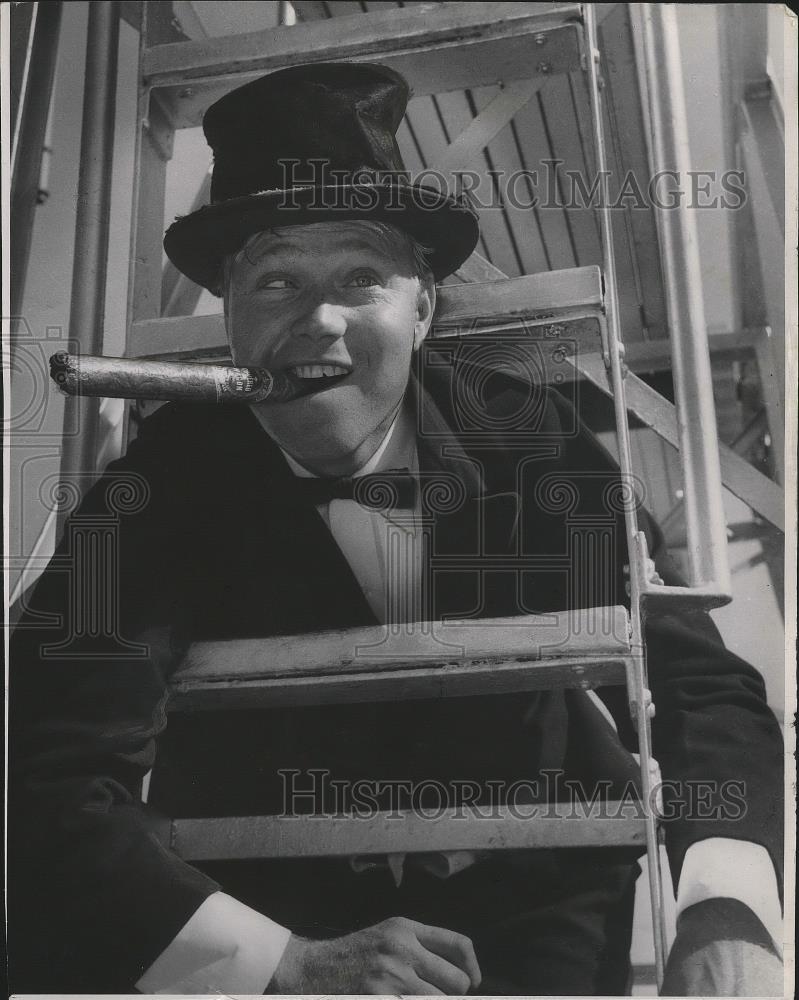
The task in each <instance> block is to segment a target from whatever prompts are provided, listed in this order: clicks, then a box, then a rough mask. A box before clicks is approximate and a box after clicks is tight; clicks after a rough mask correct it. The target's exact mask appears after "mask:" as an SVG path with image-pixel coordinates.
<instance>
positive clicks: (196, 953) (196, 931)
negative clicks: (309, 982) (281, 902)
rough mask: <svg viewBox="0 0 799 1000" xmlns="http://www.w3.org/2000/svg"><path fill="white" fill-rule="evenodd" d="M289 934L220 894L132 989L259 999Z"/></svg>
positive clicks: (208, 900)
mask: <svg viewBox="0 0 799 1000" xmlns="http://www.w3.org/2000/svg"><path fill="white" fill-rule="evenodd" d="M290 937H291V931H290V930H288V929H287V928H285V927H281V926H280V924H276V923H275V922H274V920H270V919H269V918H268V917H265V916H263V914H261V913H258V912H257V911H256V910H253V909H250V907H249V906H245V905H244V904H243V903H240V902H239V901H238V900H236V899H233V897H232V896H228V895H226V894H225V893H223V892H215V893H214V894H213V895H212V896H209V897H208V898H207V899H206V900H205V902H203V903H202V905H201V906H200V907H199V908H198V909H197V910H196V912H195V913H194V915H193V916H192V917H191V918H190V919H189V920H188V922H187V923H186V924H185V925H184V927H183V929H182V930H181V931H180V932H179V933H178V935H177V937H176V938H175V939H174V940H173V941H172V943H171V944H169V945H168V946H167V948H166V949H165V950H164V951H162V952H161V954H160V955H159V956H158V958H157V959H156V960H155V961H154V962H153V964H152V965H151V966H150V968H149V969H148V970H147V971H146V972H145V973H144V975H143V976H142V977H141V979H140V980H139V981H138V982H137V983H136V989H138V990H140V991H141V992H142V993H222V994H225V993H227V994H230V993H249V994H255V993H263V992H264V990H265V989H266V987H267V986H268V985H269V981H270V980H271V978H272V976H273V975H274V972H275V969H276V968H277V966H278V963H279V962H280V959H281V958H282V957H283V952H284V951H285V948H286V945H287V944H288V941H289V938H290Z"/></svg>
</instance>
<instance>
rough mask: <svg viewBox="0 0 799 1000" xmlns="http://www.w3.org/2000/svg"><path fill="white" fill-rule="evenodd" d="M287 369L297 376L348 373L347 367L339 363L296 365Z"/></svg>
mask: <svg viewBox="0 0 799 1000" xmlns="http://www.w3.org/2000/svg"><path fill="white" fill-rule="evenodd" d="M289 371H290V372H291V373H292V375H296V376H297V378H326V377H330V376H332V375H349V369H347V368H343V367H342V366H341V365H296V366H295V367H294V368H290V369H289Z"/></svg>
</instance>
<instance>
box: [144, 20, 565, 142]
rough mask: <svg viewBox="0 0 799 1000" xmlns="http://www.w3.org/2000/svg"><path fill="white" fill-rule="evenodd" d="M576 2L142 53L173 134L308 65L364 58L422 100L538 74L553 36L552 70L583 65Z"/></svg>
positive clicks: (330, 25) (346, 23) (324, 23)
mask: <svg viewBox="0 0 799 1000" xmlns="http://www.w3.org/2000/svg"><path fill="white" fill-rule="evenodd" d="M578 16H579V5H578V4H570V3H567V4H550V3H493V4H491V5H490V7H485V6H483V5H481V4H471V3H429V4H421V5H419V6H413V7H406V8H404V9H398V10H386V11H380V12H377V13H373V14H372V13H370V14H369V15H364V14H356V15H354V16H349V17H334V18H330V19H328V20H318V21H309V22H304V23H301V24H296V25H292V26H290V27H277V28H272V29H269V30H267V31H257V32H250V33H246V34H239V35H233V36H227V37H221V38H213V39H204V40H202V41H193V42H182V43H180V44H173V45H159V46H157V47H154V48H150V49H147V50H146V51H145V53H144V55H143V74H144V77H145V80H146V81H147V83H148V84H149V85H151V86H153V87H157V88H163V90H162V94H163V96H164V99H165V101H166V102H167V103H168V104H169V106H170V107H171V109H172V117H173V122H174V124H175V127H178V128H180V127H189V126H192V125H197V124H199V123H200V120H201V118H202V114H203V111H204V110H205V108H206V107H208V105H209V104H211V103H213V101H215V100H217V99H218V98H219V97H221V96H222V95H223V94H224V93H226V92H227V91H228V90H230V89H232V87H233V86H235V85H237V84H241V83H245V82H246V81H247V80H249V79H254V78H256V77H257V76H259V75H262V74H263V73H268V72H272V71H274V70H277V69H281V68H282V67H284V66H289V65H298V64H302V63H313V62H319V61H320V59H321V58H323V59H324V61H325V62H338V61H348V60H355V61H360V60H366V61H370V62H374V61H377V62H380V63H383V64H385V65H388V66H391V67H393V68H394V69H396V70H398V71H399V72H400V73H401V74H402V75H403V76H404V77H405V78H406V79H407V80H408V82H409V83H410V85H411V87H412V88H413V91H414V93H415V94H417V95H423V94H435V93H442V92H445V91H449V90H463V89H465V88H467V87H470V86H475V85H479V84H495V83H499V82H500V81H510V80H523V79H528V78H529V77H530V76H533V75H536V73H537V72H538V69H537V67H538V65H539V64H538V62H537V60H536V59H531V58H530V35H531V34H532V33H536V34H538V33H543V34H545V35H546V37H547V42H546V48H547V63H548V67H549V69H548V71H549V72H552V73H558V72H569V71H572V70H575V69H577V68H578V67H579V64H580V63H579V60H580V50H579V43H578V31H579V29H578V26H577V25H576V24H574V23H570V20H571V19H574V18H576V17H578Z"/></svg>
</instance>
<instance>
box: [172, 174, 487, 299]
mask: <svg viewBox="0 0 799 1000" xmlns="http://www.w3.org/2000/svg"><path fill="white" fill-rule="evenodd" d="M353 219H364V220H371V221H374V222H383V223H388V224H389V225H395V226H396V227H397V228H398V229H402V230H404V231H405V232H407V233H408V234H409V235H410V236H412V237H413V238H414V239H415V240H416V241H417V242H418V243H421V244H422V246H425V247H428V248H429V249H430V250H431V251H432V252H431V254H430V256H429V262H430V269H431V271H432V272H433V276H434V278H435V279H436V281H440V280H441V279H442V278H445V277H447V275H450V274H452V273H453V272H454V271H456V270H457V269H458V268H459V267H460V266H461V264H463V262H464V261H465V260H466V259H467V257H468V256H469V255H470V254H471V252H472V251H473V250H474V248H475V246H476V245H477V241H478V239H479V236H480V230H479V224H478V220H477V214H476V212H475V210H474V209H473V208H472V206H471V205H469V204H468V202H466V201H465V200H464V199H457V198H454V197H453V196H451V195H446V194H442V193H441V192H440V191H437V190H435V188H431V187H427V186H425V185H422V184H396V183H394V184H342V185H323V186H318V187H311V186H308V187H295V188H287V189H282V190H279V191H261V192H258V193H257V194H251V195H245V196H243V197H241V198H231V199H229V200H227V201H222V202H217V203H215V204H212V205H205V206H204V207H203V208H200V209H198V210H197V211H196V212H192V213H191V215H186V216H183V218H180V219H177V220H176V221H175V222H174V223H173V224H172V225H171V226H170V227H169V229H168V230H167V232H166V235H165V237H164V249H165V250H166V253H167V256H168V257H169V259H170V260H171V261H172V263H173V264H174V265H175V267H177V268H178V270H179V271H182V272H183V274H185V275H186V276H187V277H188V278H191V280H192V281H195V282H197V284H198V285H202V286H203V287H204V288H207V289H208V290H209V291H210V292H213V294H214V295H219V294H220V282H221V273H222V261H223V260H224V258H225V256H227V255H228V254H232V253H235V252H236V251H237V250H238V249H239V248H240V247H241V246H242V244H243V243H244V242H245V240H247V239H248V238H249V237H250V236H252V235H253V234H254V233H258V232H262V231H263V230H265V229H273V228H282V227H285V226H303V225H310V224H312V223H315V222H335V221H342V222H343V221H351V220H353Z"/></svg>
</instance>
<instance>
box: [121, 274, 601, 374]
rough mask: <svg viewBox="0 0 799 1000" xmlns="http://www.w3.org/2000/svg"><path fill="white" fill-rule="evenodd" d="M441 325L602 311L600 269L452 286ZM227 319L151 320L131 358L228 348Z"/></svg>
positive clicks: (134, 341)
mask: <svg viewBox="0 0 799 1000" xmlns="http://www.w3.org/2000/svg"><path fill="white" fill-rule="evenodd" d="M439 299H440V301H439V306H438V313H437V317H438V318H437V320H436V325H437V326H439V325H442V326H445V325H447V324H448V323H454V322H461V321H468V320H470V319H472V318H474V317H475V316H485V317H489V318H497V319H503V318H505V319H507V318H509V317H511V316H520V315H533V314H537V313H557V312H559V311H566V310H572V311H573V310H574V309H581V308H585V309H595V308H597V307H598V306H600V305H601V302H602V289H601V281H600V276H599V269H598V268H596V267H593V268H592V267H588V268H577V269H573V270H567V271H552V272H545V273H544V274H532V275H526V276H524V277H521V278H513V279H509V280H505V281H487V282H484V283H482V284H480V285H479V286H478V285H472V284H464V285H451V286H448V287H447V288H446V289H444V288H442V289H441V290H440V295H439ZM225 342H226V337H225V326H224V320H223V318H222V316H221V314H217V315H213V316H181V317H174V318H162V319H148V320H145V321H142V322H138V323H133V324H132V326H131V331H130V336H129V338H128V346H127V353H128V356H129V357H141V356H142V355H156V354H165V353H175V352H181V351H203V350H208V349H209V348H218V347H220V346H221V345H223V344H225Z"/></svg>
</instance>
